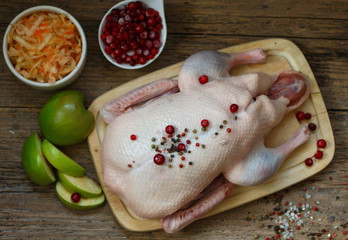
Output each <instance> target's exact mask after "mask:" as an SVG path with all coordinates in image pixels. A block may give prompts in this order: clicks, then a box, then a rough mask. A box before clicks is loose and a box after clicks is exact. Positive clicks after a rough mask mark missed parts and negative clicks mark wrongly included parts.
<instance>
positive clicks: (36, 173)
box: [22, 132, 56, 185]
mask: <svg viewBox="0 0 348 240" xmlns="http://www.w3.org/2000/svg"><path fill="white" fill-rule="evenodd" d="M22 165H23V168H24V171H25V172H26V174H27V175H28V177H29V178H30V179H31V180H32V181H33V182H34V183H36V184H39V185H50V184H52V183H53V182H55V181H56V177H55V176H54V172H53V169H52V167H51V166H50V164H49V163H48V162H47V161H46V159H45V157H44V156H43V155H42V150H41V139H40V137H39V134H38V133H37V132H35V133H33V134H31V135H30V136H29V137H28V138H27V139H26V140H25V142H24V145H23V148H22Z"/></svg>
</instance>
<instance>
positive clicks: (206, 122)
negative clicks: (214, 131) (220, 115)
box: [201, 119, 209, 128]
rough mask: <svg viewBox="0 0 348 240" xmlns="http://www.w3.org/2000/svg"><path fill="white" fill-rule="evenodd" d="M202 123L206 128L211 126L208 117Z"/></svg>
mask: <svg viewBox="0 0 348 240" xmlns="http://www.w3.org/2000/svg"><path fill="white" fill-rule="evenodd" d="M201 125H202V127H204V128H206V127H208V126H209V121H208V120H207V119H203V120H202V121H201Z"/></svg>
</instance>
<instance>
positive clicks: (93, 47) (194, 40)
mask: <svg viewBox="0 0 348 240" xmlns="http://www.w3.org/2000/svg"><path fill="white" fill-rule="evenodd" d="M86 34H87V37H88V44H89V45H88V53H87V55H88V57H87V62H86V66H85V69H84V71H83V72H82V74H81V76H80V77H79V79H78V80H76V82H74V83H73V84H71V85H70V86H69V87H68V88H69V89H79V90H81V91H82V92H83V93H84V94H85V97H86V105H89V104H90V103H91V102H92V101H93V100H94V99H95V98H96V97H97V96H99V95H101V94H102V93H104V92H105V91H107V90H109V89H111V88H114V87H117V86H119V85H121V84H122V83H125V82H127V81H130V80H132V79H135V78H137V77H140V76H142V75H145V74H147V73H150V72H153V71H155V70H158V69H161V68H163V67H166V66H169V65H172V64H174V63H176V62H179V61H183V60H185V58H187V57H188V56H189V55H191V54H193V53H195V52H197V51H199V50H204V49H221V48H225V47H228V46H231V45H237V44H241V43H245V42H249V41H253V40H258V39H263V38H254V37H236V36H215V35H214V36H213V35H205V36H204V38H202V36H200V35H189V36H187V35H169V36H168V40H167V44H166V46H165V49H164V51H163V53H162V54H161V56H159V58H158V59H157V61H155V62H154V63H152V64H150V65H149V66H147V67H145V68H143V69H139V70H134V71H128V70H125V69H120V68H117V67H115V66H113V65H112V64H110V63H109V62H107V60H106V59H105V58H104V57H103V55H102V53H101V51H100V48H99V45H98V43H97V42H96V41H94V39H95V33H94V32H93V31H92V30H88V31H86ZM289 40H291V41H293V42H294V43H295V44H296V45H297V46H298V47H299V48H300V50H301V51H302V52H303V53H304V55H305V57H306V58H307V61H308V62H309V65H310V66H311V68H312V71H313V73H314V75H315V77H316V78H317V82H318V85H319V88H320V91H321V92H322V94H323V98H324V101H325V104H326V105H327V108H328V109H341V110H347V109H348V94H347V92H348V86H347V81H346V76H347V75H348V65H347V64H346V62H348V50H347V49H346V48H344V45H345V41H343V40H316V41H313V40H310V39H292V38H290V39H289ZM0 61H2V59H1V60H0ZM0 78H1V79H2V81H3V83H4V84H6V86H7V87H6V88H2V89H0V93H1V94H2V95H3V98H1V99H0V106H6V105H8V104H9V106H21V107H31V106H32V107H36V108H40V107H42V106H43V104H44V102H45V101H46V100H47V99H48V98H49V97H50V96H51V95H52V92H42V91H38V90H33V89H31V88H29V87H27V86H25V85H23V84H22V83H20V82H19V81H18V80H17V79H16V78H15V77H14V76H13V75H12V73H11V72H10V71H9V70H8V69H7V68H3V69H2V71H0ZM90 89H93V92H91V91H90ZM337 89H340V91H337ZM56 92H57V91H56ZM8 99H11V101H10V102H9V101H8Z"/></svg>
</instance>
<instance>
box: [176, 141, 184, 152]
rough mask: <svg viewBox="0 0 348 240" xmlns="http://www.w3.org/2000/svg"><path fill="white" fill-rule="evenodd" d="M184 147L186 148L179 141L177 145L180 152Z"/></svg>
mask: <svg viewBox="0 0 348 240" xmlns="http://www.w3.org/2000/svg"><path fill="white" fill-rule="evenodd" d="M185 149H186V146H185V144H183V143H179V145H178V150H179V151H180V152H182V151H185Z"/></svg>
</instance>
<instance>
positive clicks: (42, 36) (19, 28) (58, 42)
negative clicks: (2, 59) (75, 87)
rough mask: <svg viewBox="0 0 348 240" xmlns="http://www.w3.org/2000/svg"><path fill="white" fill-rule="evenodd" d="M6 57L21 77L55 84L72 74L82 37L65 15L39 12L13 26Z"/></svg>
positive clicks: (79, 55)
mask: <svg viewBox="0 0 348 240" xmlns="http://www.w3.org/2000/svg"><path fill="white" fill-rule="evenodd" d="M6 38H7V39H6V40H7V54H8V57H9V58H10V60H11V62H12V64H13V65H14V67H15V69H16V71H17V72H19V73H20V74H21V75H22V76H23V77H25V78H27V79H30V80H33V81H36V82H40V83H50V84H54V83H55V82H56V81H58V80H60V79H62V78H64V77H65V76H66V75H68V74H69V73H71V72H72V71H73V70H74V68H75V67H76V65H77V64H78V62H79V61H80V58H81V51H82V42H81V36H80V34H79V32H78V30H77V29H76V27H75V25H74V24H73V23H72V22H71V20H69V19H68V18H67V17H66V16H65V15H63V14H58V13H51V12H47V13H46V12H38V13H33V14H32V15H30V16H27V17H25V18H23V19H21V20H19V21H18V22H17V23H15V24H13V25H12V28H11V30H10V32H9V34H8V35H7V36H6Z"/></svg>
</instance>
